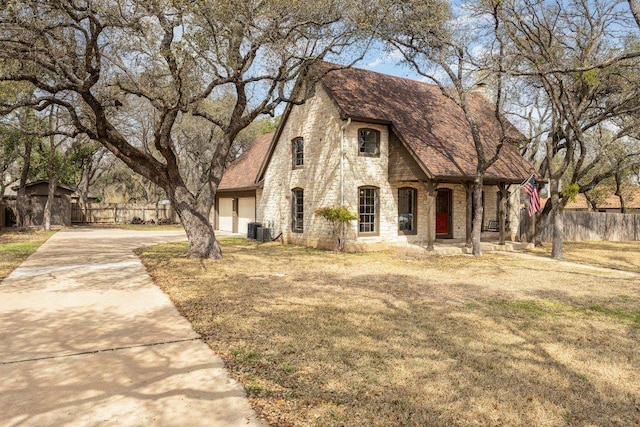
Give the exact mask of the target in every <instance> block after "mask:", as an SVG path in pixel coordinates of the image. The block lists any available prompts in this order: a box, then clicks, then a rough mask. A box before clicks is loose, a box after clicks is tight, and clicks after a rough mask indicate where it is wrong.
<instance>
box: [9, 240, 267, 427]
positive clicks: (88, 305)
mask: <svg viewBox="0 0 640 427" xmlns="http://www.w3.org/2000/svg"><path fill="white" fill-rule="evenodd" d="M176 240H184V233H182V232H176V231H160V232H154V231H150V232H147V231H128V230H117V229H95V228H74V229H69V230H62V231H60V232H58V233H57V234H55V235H54V236H53V237H52V238H51V239H50V240H49V241H48V242H46V243H45V244H44V245H43V246H42V247H41V248H40V249H39V250H38V251H37V252H36V253H35V254H33V255H32V256H31V257H29V259H27V261H25V262H24V263H23V264H22V265H21V266H20V267H19V268H18V269H16V270H15V271H14V272H13V273H12V274H11V275H10V276H9V277H8V278H6V279H5V280H4V281H2V282H0V425H2V426H7V425H8V426H96V425H101V426H111V425H118V426H151V425H154V426H158V425H161V426H261V425H263V424H262V423H261V422H260V421H259V420H258V419H257V418H256V416H255V413H254V412H253V410H252V409H251V407H250V405H249V403H248V401H247V399H246V397H245V394H244V391H243V389H242V387H241V386H240V385H239V384H238V383H236V382H235V381H233V380H232V379H230V377H229V376H228V374H227V372H226V370H225V369H224V366H223V363H222V360H221V359H220V358H219V357H218V356H216V355H215V354H214V353H213V352H212V351H211V350H210V349H209V347H207V345H206V344H204V343H203V342H202V341H200V340H199V337H198V335H197V334H196V333H195V332H194V331H193V330H192V329H191V326H190V324H189V323H188V322H187V320H186V319H184V318H183V317H182V316H180V314H179V313H178V312H177V310H176V309H175V307H174V306H173V305H172V304H171V302H170V301H169V299H168V298H167V297H166V296H165V295H164V294H163V293H162V292H161V291H160V290H159V289H158V288H157V287H156V286H155V285H154V284H153V283H152V281H151V278H150V277H149V275H148V274H147V272H146V270H145V268H144V266H143V265H142V264H141V263H140V261H139V260H138V258H137V257H136V256H135V255H134V254H133V252H132V251H133V249H135V248H137V247H140V246H144V245H149V244H155V243H161V242H167V241H176Z"/></svg>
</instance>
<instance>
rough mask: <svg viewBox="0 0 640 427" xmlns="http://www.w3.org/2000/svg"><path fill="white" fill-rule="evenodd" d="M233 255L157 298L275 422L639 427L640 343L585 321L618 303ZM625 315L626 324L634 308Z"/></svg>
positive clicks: (288, 252) (619, 328)
mask: <svg viewBox="0 0 640 427" xmlns="http://www.w3.org/2000/svg"><path fill="white" fill-rule="evenodd" d="M268 250H271V252H270V253H267V252H264V251H268ZM225 253H226V255H227V257H226V259H225V260H224V263H222V264H212V265H211V266H210V267H209V268H210V270H209V271H206V272H201V273H197V274H195V273H193V271H192V270H190V264H189V263H184V262H181V263H169V264H168V265H164V267H163V268H164V269H170V271H171V272H170V273H168V271H167V270H162V271H164V272H166V273H167V274H171V275H172V279H171V280H170V282H171V283H166V281H165V284H164V285H161V286H163V288H164V289H165V290H166V291H167V292H168V294H169V295H170V296H171V297H172V299H173V300H174V302H175V303H176V305H177V306H178V308H179V310H180V311H182V312H183V313H184V314H185V316H186V317H187V318H189V319H190V320H191V321H192V323H193V325H194V327H195V329H196V331H198V332H199V333H201V334H203V335H204V336H206V337H207V339H208V342H209V344H210V345H211V346H212V347H213V348H214V349H215V350H216V351H218V352H219V353H220V354H222V355H223V357H224V359H225V361H226V363H227V365H228V367H229V368H230V369H231V370H232V372H234V374H235V375H236V376H237V377H238V378H239V379H241V380H242V381H243V383H244V385H245V389H246V390H247V392H248V393H249V394H250V396H251V397H252V400H253V402H254V404H255V405H256V406H257V407H258V410H259V411H261V412H262V413H263V414H264V415H265V416H266V417H267V419H269V420H270V421H271V422H272V423H275V424H284V425H289V424H290V425H307V424H309V423H316V424H317V425H371V426H387V425H452V426H467V425H478V424H479V425H510V426H529V425H545V424H550V425H564V424H566V425H587V424H589V425H591V424H593V425H635V424H638V423H640V392H639V391H638V390H640V380H639V379H638V376H637V367H638V366H639V365H640V355H638V352H637V343H638V331H637V329H635V327H634V326H633V324H631V321H630V319H625V318H620V317H619V316H618V317H616V316H615V315H611V313H602V312H600V313H597V312H596V313H593V315H586V314H585V312H584V311H583V310H582V307H583V306H584V304H586V303H587V302H589V303H590V304H591V303H592V302H593V301H596V304H600V305H601V306H603V307H606V308H612V307H613V308H612V309H615V308H616V307H617V306H616V305H615V304H617V302H615V301H610V300H605V299H602V298H600V297H598V298H599V299H598V298H595V299H586V298H585V297H582V296H579V295H573V294H572V293H571V292H569V291H567V292H562V291H557V292H550V291H549V290H548V289H541V290H540V289H539V290H535V289H532V290H531V291H530V292H529V293H528V295H529V296H530V300H529V299H519V298H515V297H513V296H509V295H506V296H505V295H504V294H503V293H500V292H499V291H496V290H495V289H493V288H492V287H491V285H490V284H489V285H486V286H480V285H476V284H470V283H466V282H464V281H455V280H453V281H450V282H448V283H442V282H441V281H440V280H437V279H432V278H431V277H430V276H429V271H430V269H437V268H439V267H438V263H439V262H441V259H439V258H435V257H432V258H425V259H423V260H417V261H416V262H420V263H423V264H421V265H420V268H422V271H423V272H424V275H422V276H421V277H419V276H418V277H417V276H416V275H410V274H396V273H393V274H392V273H385V272H377V271H378V270H381V269H383V268H384V267H379V268H378V267H377V268H372V265H373V264H376V263H382V264H383V265H385V264H384V263H386V262H387V263H391V264H393V263H396V264H397V260H393V261H388V260H385V256H386V255H384V254H382V255H381V254H371V255H361V254H358V255H338V254H331V253H322V252H317V251H311V250H307V249H304V248H297V247H281V246H277V247H274V248H269V247H263V248H260V247H258V246H253V245H246V244H245V245H240V244H238V247H227V248H225ZM147 262H149V260H147ZM165 262H166V261H165ZM474 262H475V261H474ZM487 262H491V261H486V260H485V261H478V262H475V264H474V263H470V262H469V261H465V260H464V259H462V258H460V259H456V260H453V261H449V260H448V261H446V264H448V267H449V268H463V267H464V265H465V264H470V265H467V267H466V268H467V269H468V272H469V273H468V274H469V275H476V274H483V273H482V272H483V271H485V272H486V265H485V264H486V263H487ZM336 264H342V265H343V267H344V268H343V271H342V272H336V271H335V270H336V268H337V267H336ZM396 267H397V265H395V267H394V268H396ZM406 268H407V269H409V268H412V267H411V266H410V265H409V264H407V266H406ZM444 268H447V267H446V266H445V267H444ZM534 268H538V266H535V267H534ZM539 268H540V269H543V267H539ZM151 269H152V270H153V266H152V267H151ZM338 270H340V269H339V268H338ZM520 273H521V274H528V273H527V272H526V271H525V272H520ZM542 273H543V272H542V271H541V272H531V273H530V274H542ZM154 274H156V276H157V277H158V279H159V281H160V282H163V280H162V277H161V274H162V272H160V271H156V272H155V273H154ZM189 274H190V276H189ZM508 274H510V273H509V271H508V269H507V268H505V267H502V269H500V268H499V269H498V270H497V271H492V272H491V273H489V274H488V276H489V277H491V280H505V279H504V277H503V276H504V275H508ZM585 275H587V276H589V277H590V280H596V279H598V277H597V276H593V277H591V273H585ZM180 277H189V278H190V280H189V281H188V282H185V281H184V280H183V281H181V280H180V279H179V278H180ZM581 277H582V276H576V278H575V280H578V281H584V280H585V279H584V278H581ZM509 280H515V278H511V279H509ZM549 301H551V302H549ZM621 304H623V305H624V304H626V305H624V307H627V306H628V307H630V310H632V309H633V307H634V306H635V307H636V308H637V304H638V300H637V298H636V297H635V296H633V297H631V299H630V300H629V299H628V300H626V301H622V302H621ZM631 312H632V311H631ZM632 313H633V312H632Z"/></svg>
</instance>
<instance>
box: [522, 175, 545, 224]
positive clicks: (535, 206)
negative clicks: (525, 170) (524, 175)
mask: <svg viewBox="0 0 640 427" xmlns="http://www.w3.org/2000/svg"><path fill="white" fill-rule="evenodd" d="M521 188H522V191H523V192H524V193H525V194H526V195H527V196H529V211H528V212H529V217H532V216H533V215H534V214H535V213H536V212H538V211H539V210H540V195H539V194H538V183H537V182H536V179H535V178H534V177H533V175H531V177H530V178H529V179H528V180H527V181H526V182H525V183H524V184H522V187H521Z"/></svg>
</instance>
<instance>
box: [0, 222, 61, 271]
mask: <svg viewBox="0 0 640 427" xmlns="http://www.w3.org/2000/svg"><path fill="white" fill-rule="evenodd" d="M54 233H55V231H40V230H26V231H16V230H6V229H4V230H2V231H0V280H2V279H4V278H5V277H7V276H8V275H9V274H10V273H11V272H12V271H13V270H14V269H15V268H16V267H17V266H19V265H20V264H21V263H22V261H24V260H25V259H27V257H28V256H29V255H31V254H32V253H34V252H35V251H36V249H38V248H39V247H40V245H42V244H43V243H44V242H46V241H47V239H49V237H51V236H53V234H54Z"/></svg>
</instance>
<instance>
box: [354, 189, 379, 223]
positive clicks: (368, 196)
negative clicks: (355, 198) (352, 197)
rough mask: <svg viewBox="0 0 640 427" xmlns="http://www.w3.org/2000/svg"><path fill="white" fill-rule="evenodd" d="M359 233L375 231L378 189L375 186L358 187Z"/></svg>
mask: <svg viewBox="0 0 640 427" xmlns="http://www.w3.org/2000/svg"><path fill="white" fill-rule="evenodd" d="M359 194H360V202H359V209H358V211H359V213H360V224H359V227H360V228H359V230H360V233H371V234H373V233H377V232H378V226H377V220H378V189H377V188H375V187H360V188H359Z"/></svg>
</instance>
